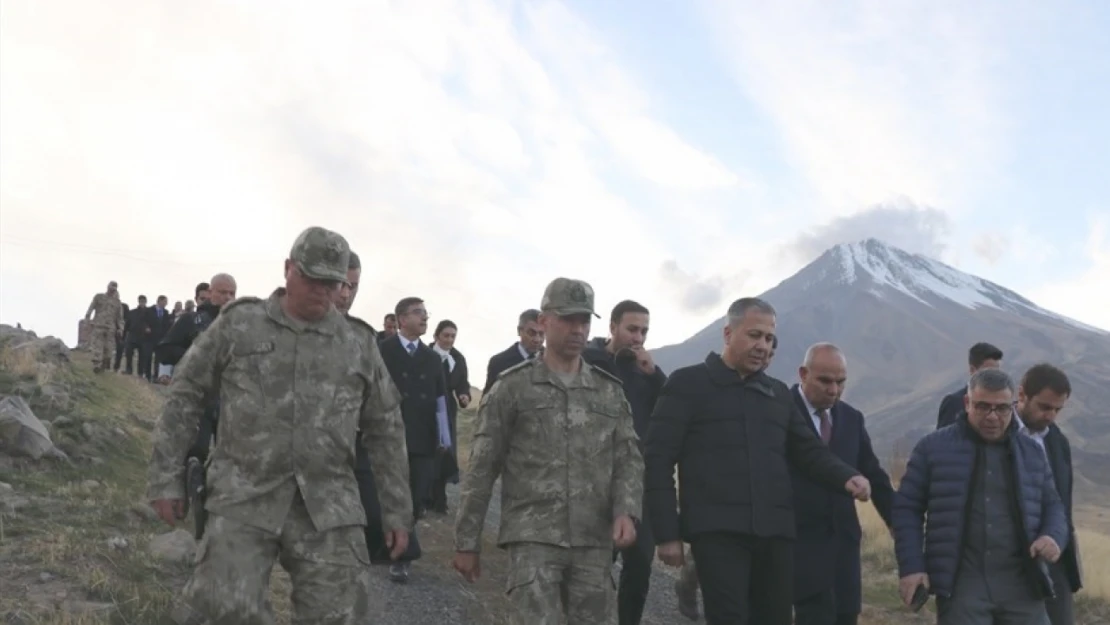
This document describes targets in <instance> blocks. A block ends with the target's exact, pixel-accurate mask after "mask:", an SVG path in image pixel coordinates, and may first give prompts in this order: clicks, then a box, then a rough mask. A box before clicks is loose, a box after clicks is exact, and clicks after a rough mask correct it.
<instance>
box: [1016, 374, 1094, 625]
mask: <svg viewBox="0 0 1110 625" xmlns="http://www.w3.org/2000/svg"><path fill="white" fill-rule="evenodd" d="M1070 396H1071V382H1070V381H1069V380H1068V376H1067V375H1066V374H1065V373H1064V372H1063V371H1061V370H1060V369H1058V368H1056V367H1053V366H1052V365H1048V364H1040V365H1035V366H1033V367H1032V368H1030V369H1029V370H1028V371H1026V372H1025V375H1024V376H1022V378H1021V387H1020V388H1018V404H1017V415H1018V418H1019V419H1020V420H1021V424H1020V426H1019V430H1018V431H1019V432H1021V433H1022V434H1023V435H1025V436H1028V437H1030V438H1032V439H1033V441H1034V442H1036V443H1037V445H1038V446H1040V448H1041V449H1042V450H1044V452H1045V455H1046V456H1047V457H1048V463H1049V465H1050V466H1051V467H1052V477H1053V479H1054V480H1055V481H1056V491H1057V492H1058V493H1059V494H1060V500H1061V501H1062V502H1063V504H1064V514H1065V516H1066V517H1067V520H1068V546H1067V547H1066V548H1065V549H1064V551H1063V553H1061V554H1060V559H1059V560H1057V561H1056V562H1055V563H1052V564H1050V565H1049V573H1050V574H1051V575H1052V583H1053V586H1054V587H1055V590H1056V598H1055V599H1048V600H1046V601H1045V608H1046V610H1047V611H1048V617H1049V620H1050V621H1051V622H1052V625H1071V623H1074V622H1075V606H1074V601H1073V597H1072V595H1074V594H1075V593H1077V592H1079V589H1080V588H1082V587H1083V580H1082V578H1081V575H1080V573H1081V567H1080V566H1079V545H1078V543H1076V541H1075V524H1074V522H1073V521H1072V510H1071V507H1072V489H1073V485H1074V480H1073V477H1074V476H1073V473H1072V465H1071V444H1070V443H1069V442H1068V437H1067V436H1065V435H1064V433H1063V432H1062V431H1060V427H1059V426H1057V425H1056V419H1057V417H1059V416H1060V411H1061V410H1063V409H1064V404H1066V403H1067V401H1068V397H1070Z"/></svg>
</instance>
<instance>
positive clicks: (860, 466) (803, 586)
mask: <svg viewBox="0 0 1110 625" xmlns="http://www.w3.org/2000/svg"><path fill="white" fill-rule="evenodd" d="M798 378H799V383H798V384H795V385H794V386H793V387H792V388H791V394H792V395H793V396H794V401H795V403H796V404H797V405H798V408H799V409H800V410H801V411H802V414H805V415H807V416H808V417H809V418H808V419H807V420H806V421H807V423H809V424H810V426H811V427H812V428H813V433H814V434H815V435H817V436H818V437H820V438H821V440H822V441H823V442H824V443H825V444H826V445H828V446H829V448H830V449H831V450H832V451H833V453H835V454H836V455H837V457H839V458H840V459H841V460H843V461H844V462H846V463H848V464H849V465H851V466H852V467H853V468H854V469H856V470H857V471H859V472H860V473H861V474H862V475H863V476H864V477H866V478H867V479H868V480H869V481H870V482H871V501H872V502H873V503H874V505H875V509H876V510H878V511H879V515H880V516H881V517H882V518H883V521H885V522H886V524H887V526H888V527H889V526H890V508H891V505H892V503H893V501H894V489H893V487H892V486H891V483H890V476H888V475H887V473H886V471H884V470H883V468H882V465H880V464H879V459H878V458H877V457H876V456H875V451H874V450H873V449H872V447H871V437H870V436H868V434H867V428H866V427H865V425H864V419H863V414H862V413H861V412H860V411H858V410H856V409H855V408H853V407H852V406H851V405H849V404H848V403H846V402H844V401H843V400H841V395H842V394H843V393H844V387H845V385H846V384H847V382H848V359H847V358H846V357H845V356H844V353H843V352H842V351H841V350H840V348H839V347H837V346H836V345H833V344H831V343H817V344H816V345H813V346H811V347H810V348H809V349H808V350H806V355H805V358H804V360H803V361H802V366H801V367H799V368H798ZM791 480H792V482H793V490H794V515H795V523H796V525H797V540H796V542H795V543H794V619H795V620H794V622H795V624H796V625H855V623H856V622H857V620H858V618H859V613H860V608H861V584H860V538H861V536H862V532H861V530H860V524H859V517H858V516H857V515H856V504H855V501H853V500H852V497H851V496H850V495H848V494H847V493H845V494H841V493H837V492H833V491H831V490H829V489H827V488H824V487H822V486H821V485H819V484H817V483H816V482H813V481H812V480H810V479H809V478H806V477H804V476H803V475H802V474H801V473H800V472H799V471H796V470H794V469H793V468H792V469H791Z"/></svg>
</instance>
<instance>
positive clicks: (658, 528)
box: [644, 298, 871, 625]
mask: <svg viewBox="0 0 1110 625" xmlns="http://www.w3.org/2000/svg"><path fill="white" fill-rule="evenodd" d="M774 337H775V310H774V308H772V307H771V305H770V304H768V303H767V302H764V301H763V300H760V299H757V298H744V299H740V300H737V301H736V302H734V303H733V304H732V306H730V307H729V310H728V321H727V324H726V326H725V328H724V342H725V345H724V349H723V350H722V351H721V354H719V355H718V354H716V353H710V354H709V356H708V357H706V359H705V362H704V363H703V364H700V365H693V366H690V367H684V368H682V369H678V370H677V371H675V372H674V373H672V374H671V376H670V378H669V379H668V380H667V382H666V384H664V385H663V390H662V392H661V393H660V396H659V401H658V403H656V405H655V411H654V412H653V413H652V416H651V423H650V425H649V427H648V435H647V442H646V445H645V449H646V451H645V453H644V460H645V473H644V499H645V501H646V503H647V510H648V519H649V522H650V524H651V528H652V531H653V532H654V533H655V542H656V544H657V545H659V547H658V553H659V558H660V559H661V560H663V562H665V563H666V564H668V565H670V566H682V564H683V560H684V558H683V555H684V554H683V545H682V542H683V540H685V541H686V542H689V543H690V548H691V550H692V552H693V555H694V558H695V559H696V560H697V563H698V567H697V571H698V581H699V582H700V584H701V589H702V599H703V602H704V604H705V618H706V621H707V622H708V623H709V625H725V624H727V623H748V622H751V623H759V624H760V625H791V621H792V607H793V592H792V589H793V568H794V555H793V549H792V541H793V539H794V536H795V527H794V511H793V496H792V489H791V478H790V465H792V466H793V467H794V468H796V469H798V470H799V471H800V472H801V473H802V474H803V475H805V476H806V477H808V478H810V479H812V480H814V481H815V482H817V483H819V484H821V485H823V486H824V487H826V488H828V489H831V490H834V491H843V490H846V491H848V492H849V493H851V494H852V495H853V496H855V497H856V498H857V499H860V500H867V499H868V498H869V497H870V491H871V486H870V483H869V482H868V481H867V479H866V478H864V477H863V476H861V475H859V473H858V472H857V471H856V470H855V469H853V468H852V467H850V466H848V465H847V464H845V463H844V461H842V460H840V459H839V458H837V457H836V455H835V454H833V453H832V451H830V450H829V448H828V447H826V446H825V445H824V444H823V443H822V442H821V439H819V438H818V437H817V435H816V434H814V432H813V429H812V428H811V427H810V426H809V425H808V424H807V423H806V421H805V416H804V415H802V414H801V412H800V411H799V410H798V408H797V406H796V405H795V404H794V401H793V400H792V398H791V395H790V390H789V389H788V388H787V387H786V385H785V384H783V383H782V382H781V381H779V380H776V379H774V378H772V377H770V376H768V375H767V374H766V373H764V372H763V367H764V365H765V363H766V361H767V355H768V352H769V350H770V348H771V345H772V343H773V342H774ZM676 465H677V466H678V476H679V482H680V488H679V489H678V493H676V491H675V483H674V472H675V466H676ZM679 494H681V500H679V496H678V495H679ZM679 505H681V514H680V513H679Z"/></svg>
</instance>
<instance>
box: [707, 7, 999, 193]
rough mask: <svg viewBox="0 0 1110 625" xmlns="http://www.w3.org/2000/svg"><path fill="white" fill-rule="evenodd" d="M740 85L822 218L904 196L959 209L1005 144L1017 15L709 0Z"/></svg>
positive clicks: (713, 23)
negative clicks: (1004, 58) (1007, 59)
mask: <svg viewBox="0 0 1110 625" xmlns="http://www.w3.org/2000/svg"><path fill="white" fill-rule="evenodd" d="M703 4H704V5H705V10H706V17H707V22H708V23H709V24H710V27H711V28H713V29H714V30H715V32H716V35H717V37H716V39H717V41H718V42H719V44H720V47H721V49H722V50H723V51H724V52H725V54H726V56H727V57H728V58H729V60H730V61H731V62H732V67H733V68H734V70H735V72H736V75H737V77H738V79H739V81H740V83H741V85H742V86H743V87H744V88H745V89H746V90H747V92H748V93H749V95H750V97H751V98H752V99H753V100H754V101H755V102H756V103H757V104H758V105H760V106H761V107H762V108H763V109H764V111H765V112H766V113H767V114H768V115H769V116H770V117H771V119H772V120H774V122H775V124H776V125H777V126H778V128H779V131H780V133H781V135H782V137H783V140H784V142H785V146H786V148H787V150H788V153H789V154H790V155H791V156H792V158H793V160H794V161H795V162H796V164H797V166H798V168H799V169H800V170H801V171H802V172H803V174H804V177H805V178H806V179H807V180H808V182H809V183H810V184H811V185H812V187H813V189H814V191H815V192H816V193H817V196H818V198H819V200H820V206H819V208H820V209H822V210H824V211H826V214H830V213H831V214H836V213H841V212H844V211H846V210H848V211H850V210H855V209H859V208H862V207H866V206H870V205H872V204H875V203H879V202H882V201H885V200H886V199H888V198H889V197H891V196H898V195H905V196H909V197H912V198H914V199H915V200H917V201H920V202H923V203H926V204H930V205H934V206H939V207H943V208H946V209H950V208H951V207H952V206H953V205H955V204H957V202H956V200H957V199H959V198H961V196H962V194H963V193H964V192H966V191H967V189H968V187H970V186H972V185H978V184H981V182H982V179H983V178H984V177H987V176H990V175H992V173H993V172H991V171H990V169H989V167H990V166H991V165H992V164H995V163H997V162H999V158H998V157H999V156H1000V154H1001V153H1002V150H1003V149H1004V147H1005V146H1004V145H1003V140H1004V130H1005V127H1006V124H1007V120H1006V117H1005V111H1006V107H1005V101H1004V96H1003V94H1002V93H1001V92H1000V90H999V88H998V84H997V83H998V81H999V80H1000V77H999V75H1000V69H999V67H1000V63H1001V57H1000V52H999V49H1000V46H999V43H998V40H999V33H1000V32H1002V31H1004V30H1005V29H1006V28H1007V26H1009V25H1010V24H1012V20H1013V18H1012V17H1011V16H1010V13H1012V12H1013V10H1014V7H1013V6H1012V5H1010V4H1005V5H994V4H989V5H983V4H981V3H965V2H959V3H957V2H940V3H936V2H930V3H924V4H916V5H910V4H907V3H890V2H882V1H879V0H856V1H854V2H848V3H843V2H825V1H822V0H784V1H783V2H756V1H753V0H742V1H732V0H704V2H703Z"/></svg>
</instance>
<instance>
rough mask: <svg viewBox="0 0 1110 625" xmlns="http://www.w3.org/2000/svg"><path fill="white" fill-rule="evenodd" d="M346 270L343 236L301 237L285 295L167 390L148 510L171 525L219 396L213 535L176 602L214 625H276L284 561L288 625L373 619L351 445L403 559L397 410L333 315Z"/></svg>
mask: <svg viewBox="0 0 1110 625" xmlns="http://www.w3.org/2000/svg"><path fill="white" fill-rule="evenodd" d="M349 255H350V252H349V248H348V245H347V242H346V240H345V239H344V238H343V237H341V236H340V235H339V234H337V233H334V232H331V231H328V230H325V229H323V228H317V227H313V228H309V229H307V230H305V231H304V232H302V233H301V235H300V236H298V237H297V240H296V242H295V243H294V244H293V247H292V249H291V251H290V252H289V258H288V259H287V260H286V261H285V286H284V287H283V288H279V289H276V290H275V291H274V292H273V293H272V294H271V295H270V297H269V298H267V299H265V300H261V299H258V298H253V297H251V298H241V299H238V300H236V301H235V302H233V303H231V304H229V305H228V306H227V307H226V308H225V309H224V310H223V311H221V313H220V316H219V318H218V319H217V320H216V321H215V322H214V323H213V324H212V326H211V327H210V328H209V329H208V330H206V331H205V332H204V333H202V334H201V335H200V336H198V337H197V341H196V343H195V344H194V345H193V346H192V347H191V348H190V352H189V355H188V356H186V357H185V358H184V359H183V360H182V361H181V363H180V364H179V366H178V371H177V375H176V378H175V379H174V383H173V385H172V386H171V387H170V397H169V399H168V400H167V401H166V404H165V407H164V409H163V411H162V416H161V418H160V420H159V422H158V425H157V429H156V433H155V436H154V441H155V442H154V450H153V453H152V455H151V461H150V467H149V487H148V495H147V496H148V498H149V500H150V501H151V505H152V507H153V508H154V510H155V511H156V512H157V514H158V516H159V517H160V518H161V519H162V520H164V521H165V522H166V523H167V524H170V525H174V524H175V523H176V522H177V521H178V519H179V518H180V516H181V513H182V512H183V505H184V504H183V496H184V488H183V486H184V484H183V479H182V478H183V473H184V466H183V465H184V460H185V457H186V453H187V452H188V449H189V447H190V446H191V445H192V444H193V441H194V438H195V436H196V432H197V426H198V422H199V421H200V419H201V417H202V415H203V413H204V411H205V410H206V408H207V404H206V398H207V397H210V396H211V395H212V394H214V393H215V392H216V391H219V392H220V396H221V405H220V409H221V416H220V429H221V432H220V438H219V444H218V445H217V446H216V447H214V448H213V452H212V458H211V459H210V461H209V463H208V479H207V485H208V498H207V503H206V510H207V511H208V515H209V516H208V523H207V526H206V527H207V530H206V532H205V534H204V538H203V540H201V542H200V545H199V550H198V552H197V556H196V568H195V570H194V572H193V575H192V577H191V578H190V580H189V582H188V583H187V584H186V586H185V590H184V595H185V597H186V598H187V600H188V602H189V603H190V604H191V606H192V607H193V609H194V610H196V611H197V612H199V613H200V615H201V616H203V617H207V618H208V619H209V622H211V623H213V624H216V625H219V624H225V623H226V624H231V623H234V624H235V625H266V624H269V623H273V622H274V616H273V614H272V611H271V608H270V575H271V572H272V570H273V567H274V565H275V564H276V563H277V562H280V563H281V566H282V568H284V569H285V570H286V571H287V572H288V573H289V577H290V580H291V581H292V590H291V602H292V621H293V622H295V623H313V624H320V625H324V624H327V625H361V624H363V623H367V622H370V619H373V618H374V617H373V616H372V615H370V614H369V613H368V612H369V598H368V596H367V591H368V587H369V577H368V576H369V570H368V568H367V566H366V565H367V563H368V562H369V556H368V554H367V549H366V542H365V535H364V532H363V526H364V525H365V524H366V515H365V512H364V510H363V507H362V504H361V502H360V499H359V492H358V485H357V483H356V481H355V475H354V466H355V448H356V447H357V446H358V445H363V446H365V447H367V448H368V449H369V452H370V453H369V456H370V460H371V462H372V463H373V465H374V474H375V476H376V477H377V479H378V483H379V489H378V493H379V496H380V498H381V503H382V508H383V518H384V519H385V525H386V527H387V528H388V530H389V538H388V540H389V542H390V544H391V545H392V549H393V551H394V554H393V555H394V556H396V555H397V554H399V553H400V552H401V551H403V550H404V549H405V547H406V544H407V536H408V533H407V528H408V526H409V524H410V522H411V519H410V517H409V515H410V513H411V508H412V506H411V502H410V501H409V492H408V464H407V463H406V462H405V441H404V426H403V424H402V422H401V415H400V411H399V410H398V408H399V404H400V398H399V397H398V396H397V393H396V392H395V389H394V387H393V385H392V384H390V383H389V381H388V377H389V374H388V372H386V370H385V365H384V364H383V363H382V361H381V358H380V357H379V356H378V353H377V351H376V350H374V349H372V348H368V347H367V346H366V344H365V338H366V335H365V334H364V333H363V332H361V331H358V330H355V329H354V328H353V326H352V322H351V321H350V320H348V319H345V318H344V317H343V315H342V314H341V313H340V312H339V311H338V310H337V309H336V308H335V307H334V305H333V303H332V296H333V294H334V292H335V291H336V290H338V289H339V288H340V286H341V285H342V284H344V283H345V282H346V276H347V265H348V261H349ZM357 432H361V438H360V439H359V440H356V433H357Z"/></svg>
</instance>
